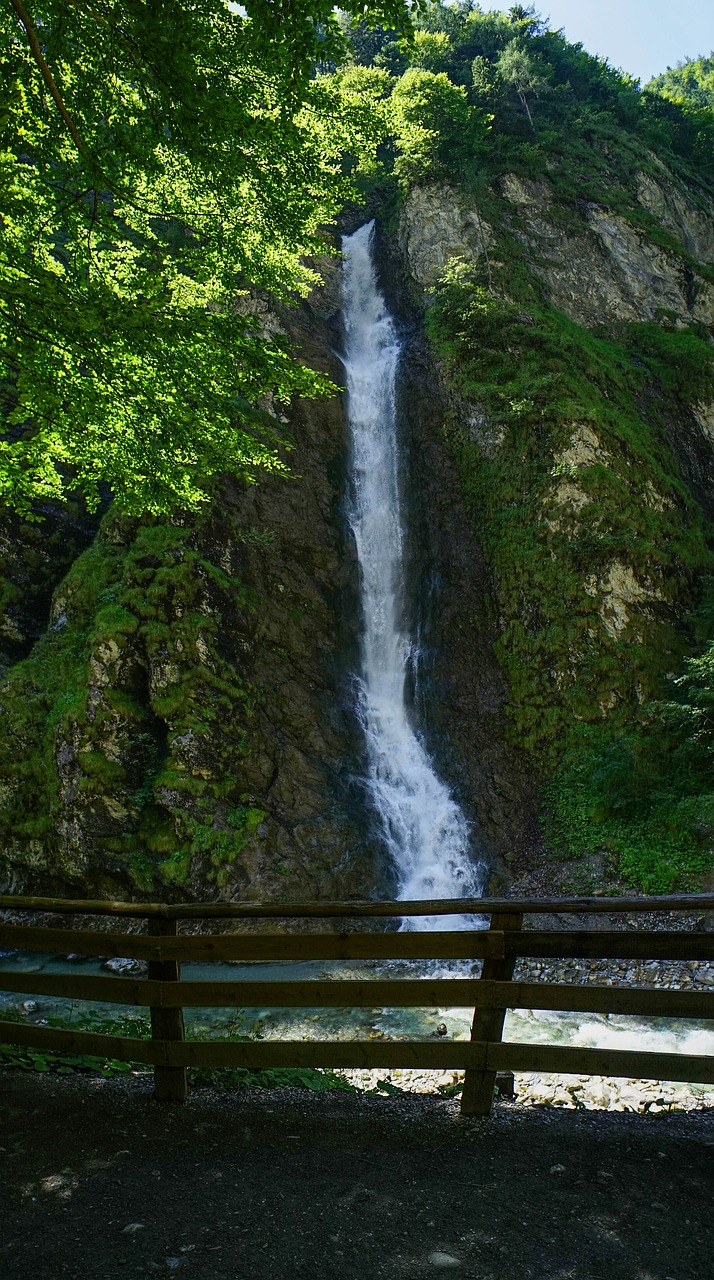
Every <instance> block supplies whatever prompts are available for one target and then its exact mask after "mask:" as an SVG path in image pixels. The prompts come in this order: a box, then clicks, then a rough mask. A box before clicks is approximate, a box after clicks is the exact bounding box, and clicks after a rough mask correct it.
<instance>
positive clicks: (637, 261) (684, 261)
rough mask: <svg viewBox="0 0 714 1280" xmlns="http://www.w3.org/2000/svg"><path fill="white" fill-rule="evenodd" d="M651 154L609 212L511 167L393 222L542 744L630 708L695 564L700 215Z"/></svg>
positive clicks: (668, 658) (704, 311) (706, 219)
mask: <svg viewBox="0 0 714 1280" xmlns="http://www.w3.org/2000/svg"><path fill="white" fill-rule="evenodd" d="M650 159H651V160H652V163H650V164H649V165H648V168H647V171H643V172H642V173H640V174H638V175H637V177H636V181H635V183H634V188H635V191H636V196H634V197H633V198H632V200H631V203H630V205H629V207H623V211H622V212H620V211H619V210H618V209H617V208H613V206H612V204H607V205H605V204H603V205H597V204H595V203H593V202H592V201H582V202H577V201H575V202H574V201H572V200H569V201H568V202H565V203H564V202H563V201H562V200H559V197H558V194H557V191H556V189H555V188H554V186H553V185H552V184H551V183H550V182H549V181H548V179H546V178H543V179H539V180H537V181H536V180H532V179H528V178H525V177H522V176H517V175H516V174H507V175H506V176H505V177H504V178H502V179H501V180H500V182H499V184H498V186H497V188H495V189H491V190H488V191H485V192H484V191H482V193H481V194H480V195H479V196H478V197H477V196H475V195H469V194H467V193H466V192H465V191H463V190H461V189H459V188H456V187H454V186H450V185H446V186H431V187H425V188H418V189H415V190H413V191H412V192H410V193H409V195H408V196H407V198H406V200H405V202H404V205H403V208H402V210H401V213H400V216H399V223H398V229H397V237H396V239H397V245H398V249H399V252H400V254H401V260H402V263H403V270H404V274H405V276H406V278H407V280H408V282H409V287H410V288H411V293H412V296H413V297H414V299H415V300H416V303H417V305H418V306H419V307H420V308H421V310H422V311H423V312H426V314H427V319H429V317H430V316H431V317H434V316H435V317H436V319H435V320H433V321H432V325H431V328H432V333H433V335H435V340H436V347H437V350H438V351H439V352H440V356H441V374H442V385H443V386H444V387H445V390H446V394H447V395H448V396H450V410H449V413H448V414H447V429H448V434H449V436H450V439H451V443H452V448H453V450H454V454H455V456H456V458H457V460H458V463H459V467H460V473H461V477H462V483H463V485H464V487H465V490H466V493H467V498H468V497H469V495H470V510H471V514H472V516H473V517H474V518H475V522H476V526H477V528H478V529H479V531H480V533H481V536H482V538H483V540H484V542H485V545H486V550H487V555H488V558H489V560H490V563H491V569H492V581H493V583H494V586H495V591H496V598H497V601H498V609H499V613H500V631H501V640H500V652H501V657H502V661H503V663H504V666H505V667H506V670H507V673H508V675H509V680H510V686H511V693H512V703H511V715H512V717H513V718H514V720H515V721H516V723H517V729H516V737H517V738H519V739H520V740H521V741H525V742H526V743H527V744H528V745H532V746H535V745H536V744H537V745H538V747H539V749H540V748H543V749H545V750H546V751H547V748H548V741H549V739H550V741H551V742H552V741H553V740H554V739H556V738H557V737H558V735H559V734H562V729H563V723H564V721H565V722H567V720H568V719H570V720H571V721H572V720H573V719H579V718H582V719H585V720H593V719H596V718H597V716H598V715H599V714H602V715H607V714H609V713H610V712H612V711H613V708H615V707H617V706H619V707H620V708H621V709H622V711H623V713H624V712H625V709H626V708H632V706H633V705H636V704H637V702H638V701H640V702H641V701H643V700H644V699H645V698H646V696H647V695H648V694H650V693H651V692H652V691H653V689H654V688H655V687H656V684H657V680H658V679H659V678H660V677H661V675H662V674H663V672H665V671H667V670H676V668H677V663H678V662H679V661H680V660H681V649H680V648H678V646H679V643H680V641H679V640H678V636H677V627H678V619H681V617H682V616H683V614H685V613H686V611H687V608H688V607H690V606H691V602H692V599H693V598H694V597H695V595H696V582H697V580H698V579H697V575H698V574H700V573H701V572H703V571H706V570H707V567H708V563H709V561H708V551H707V549H706V541H707V537H708V534H707V532H706V529H707V528H708V524H707V520H708V518H709V517H710V516H711V494H712V482H713V481H714V454H713V452H712V441H713V439H714V436H713V434H712V422H713V421H714V419H713V418H712V409H711V405H710V403H709V402H708V399H706V398H704V399H701V398H700V396H701V395H702V392H701V389H700V388H699V387H698V385H697V380H696V377H694V376H692V378H691V381H690V380H689V374H690V373H691V372H692V370H694V369H695V367H696V355H695V352H694V346H695V345H696V343H697V342H702V341H703V342H704V343H706V342H711V341H712V339H714V273H713V272H712V270H711V264H712V263H713V262H714V207H712V204H711V201H710V200H709V199H708V198H707V197H706V196H705V194H704V193H702V192H700V191H687V190H686V189H684V188H683V187H682V186H681V184H680V183H679V182H677V181H676V180H675V179H674V178H673V177H672V175H670V174H668V173H667V171H666V170H665V169H664V168H663V167H662V166H661V165H659V163H658V162H657V163H655V162H654V160H653V158H650ZM445 280H447V281H450V283H447V284H444V281H445ZM694 335H696V337H695V336H694ZM687 343H691V344H693V345H692V346H691V347H688V346H687ZM667 344H669V345H667ZM678 344H679V345H678ZM665 348H666V349H665ZM680 352H681V355H680V354H679V353H680ZM687 352H688V353H689V355H687ZM689 357H691V359H690V360H689V363H687V359H688V358H689ZM658 361H659V363H657V362H658ZM673 370H674V372H673ZM677 370H679V375H677V372H676V371H677ZM648 650H649V653H647V651H648ZM618 669H619V672H620V676H621V678H618V676H617V670H618ZM588 703H589V705H588ZM557 706H560V707H561V710H562V711H563V716H562V717H561V719H560V721H559V722H554V720H553V717H552V715H551V716H550V725H546V726H544V725H543V724H542V723H541V725H540V727H539V723H538V722H539V720H540V721H541V722H542V721H543V719H544V717H545V719H546V720H547V719H548V717H549V715H550V713H551V711H552V708H553V707H557ZM556 719H557V718H556Z"/></svg>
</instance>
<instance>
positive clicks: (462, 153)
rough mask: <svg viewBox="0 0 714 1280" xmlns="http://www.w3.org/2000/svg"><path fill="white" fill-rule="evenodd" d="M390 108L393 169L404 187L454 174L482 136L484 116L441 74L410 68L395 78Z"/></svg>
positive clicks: (486, 125) (480, 141)
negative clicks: (397, 78) (393, 148)
mask: <svg viewBox="0 0 714 1280" xmlns="http://www.w3.org/2000/svg"><path fill="white" fill-rule="evenodd" d="M390 106H391V119H392V128H393V132H394V137H395V140H396V146H397V158H396V160H395V163H394V171H395V173H396V175H397V177H398V179H399V180H400V182H401V183H403V184H404V185H406V186H408V185H410V184H411V183H415V182H416V183H418V182H424V181H426V180H430V179H431V180H433V179H435V178H438V177H445V176H446V175H449V176H453V175H454V174H456V173H458V172H459V171H460V170H461V168H462V167H463V165H464V163H465V161H466V159H467V158H468V157H469V156H470V155H473V153H474V151H477V150H478V148H479V147H480V146H481V145H482V144H483V141H484V139H485V137H486V133H487V129H488V118H487V117H486V116H485V115H484V113H483V112H479V111H478V110H476V109H475V108H471V107H470V106H469V104H468V102H467V97H466V90H465V89H463V88H462V87H461V86H460V85H454V84H452V82H451V81H450V80H449V77H448V76H447V75H445V74H444V73H443V72H439V73H438V74H437V73H434V72H433V71H426V70H422V69H420V68H418V67H410V68H409V70H408V71H405V73H404V75H403V76H402V77H401V78H400V79H399V80H398V81H397V83H396V85H395V87H394V91H393V93H392V97H391V102H390Z"/></svg>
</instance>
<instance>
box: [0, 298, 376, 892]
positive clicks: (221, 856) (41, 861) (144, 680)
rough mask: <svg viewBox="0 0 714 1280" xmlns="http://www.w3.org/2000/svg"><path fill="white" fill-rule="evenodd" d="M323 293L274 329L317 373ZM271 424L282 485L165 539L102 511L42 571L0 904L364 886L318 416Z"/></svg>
mask: <svg viewBox="0 0 714 1280" xmlns="http://www.w3.org/2000/svg"><path fill="white" fill-rule="evenodd" d="M323 295H324V296H323V297H322V298H317V297H316V298H315V299H314V306H313V307H312V308H311V309H309V310H308V309H305V310H303V311H302V312H300V313H298V314H296V315H294V316H291V317H290V324H291V326H292V329H293V333H294V336H295V338H296V340H297V341H298V342H299V343H300V344H301V345H302V347H303V351H304V356H305V358H306V359H307V360H308V361H310V362H312V363H314V364H315V365H316V366H317V367H319V368H321V369H324V370H326V371H328V370H329V372H330V373H331V374H332V375H333V376H334V375H335V374H336V372H337V373H338V371H337V370H336V367H335V361H334V359H333V358H332V357H331V355H330V347H331V345H332V344H333V342H334V334H333V333H332V332H331V331H330V329H329V327H328V325H327V319H326V317H327V318H329V316H331V315H332V314H333V313H334V310H335V299H334V288H333V290H332V297H330V296H329V292H328V290H325V291H323ZM320 308H321V309H322V315H321V314H320ZM290 426H291V431H292V433H293V435H294V438H295V441H296V447H295V451H294V453H293V454H292V458H291V462H292V466H293V468H294V473H295V474H294V478H292V479H289V480H282V479H275V478H271V479H266V480H265V481H264V482H263V483H262V484H261V485H260V486H258V487H256V488H245V487H243V486H238V485H236V484H234V483H233V482H231V481H230V480H226V481H225V483H224V485H223V486H222V489H221V492H220V494H219V495H218V496H217V498H216V501H215V503H214V504H213V506H212V507H211V509H210V511H207V512H206V513H205V514H204V515H202V516H200V517H199V518H197V519H190V520H181V521H177V522H176V523H174V524H166V523H160V522H158V523H157V522H152V521H149V522H142V523H138V524H137V523H136V522H127V521H122V520H119V519H117V518H115V517H114V516H112V514H111V513H110V514H109V515H108V516H107V517H106V518H105V519H104V521H103V523H102V526H101V528H100V530H99V533H98V535H97V537H96V539H95V541H94V542H93V544H92V545H91V547H90V548H89V549H88V550H87V551H85V552H84V554H83V555H81V556H80V557H79V558H78V559H76V560H75V561H74V563H73V565H72V567H71V568H70V570H69V573H68V574H67V575H66V576H64V577H63V576H62V573H61V569H62V568H65V569H66V561H65V563H64V565H63V564H62V562H61V560H60V561H59V564H58V563H57V562H55V563H54V570H53V572H54V575H55V578H59V579H60V580H59V582H57V583H53V584H52V585H53V586H54V591H53V592H46V593H45V608H46V607H47V605H48V604H49V616H48V617H45V619H44V634H43V635H42V636H41V638H40V639H39V642H38V643H37V644H36V646H35V647H34V648H31V644H28V645H27V646H26V649H29V650H30V652H29V656H27V657H26V659H25V661H23V662H20V663H19V664H16V665H13V666H12V667H11V670H10V672H9V679H8V680H7V682H6V683H5V685H4V686H3V688H2V692H1V693H0V705H1V706H2V713H3V723H4V733H3V741H2V766H1V767H2V801H3V809H2V813H3V858H2V867H3V873H2V879H3V883H4V886H5V887H6V888H9V889H13V890H23V889H35V890H37V889H40V890H41V889H44V890H55V891H58V892H61V891H66V890H67V889H68V888H74V889H75V890H76V889H77V888H78V887H79V886H81V887H82V889H84V890H86V891H87V892H88V893H89V894H90V895H91V894H93V893H98V894H110V893H111V894H114V893H116V894H120V895H121V894H124V893H126V892H130V891H134V892H137V891H138V892H145V893H150V892H153V893H154V894H156V893H159V894H161V893H166V892H169V893H170V892H172V891H173V892H176V893H180V894H181V895H182V896H185V895H189V896H197V897H215V896H217V895H218V894H221V893H225V894H226V895H227V896H231V897H233V896H243V895H245V894H249V895H252V896H267V897H270V896H286V897H291V896H292V897H314V896H320V895H325V894H327V895H328V896H329V895H330V894H334V895H335V896H338V895H341V894H344V893H347V894H349V893H354V892H357V891H363V890H364V889H365V886H366V885H367V884H369V883H370V882H371V881H373V880H374V878H375V876H376V872H375V869H374V868H373V866H372V865H371V861H370V855H369V854H368V853H367V852H366V844H365V838H364V831H363V826H362V824H361V821H360V817H359V813H358V811H357V809H356V806H355V805H354V804H353V802H352V800H351V798H350V793H349V785H350V783H349V779H350V775H351V772H352V771H353V769H354V763H355V762H354V750H355V748H354V740H353V735H352V731H351V725H350V723H349V715H348V712H347V709H346V702H345V690H344V687H343V681H344V670H343V666H344V664H343V663H342V664H341V662H340V657H341V651H342V648H343V644H344V643H346V642H345V641H344V640H343V605H344V601H345V599H346V598H347V596H348V592H347V588H346V581H347V579H348V577H349V572H348V568H347V563H346V559H347V553H346V550H345V547H344V545H343V538H342V530H341V526H340V520H339V502H340V486H341V476H342V471H343V467H342V453H343V448H344V445H343V437H342V415H341V408H340V402H339V399H337V398H335V399H333V400H326V401H324V402H320V403H317V404H310V405H302V404H298V405H296V406H295V408H294V412H293V413H292V415H291V424H290ZM39 527H40V528H41V529H42V530H43V531H44V532H45V534H46V532H47V526H46V525H45V526H39ZM16 545H17V546H19V547H20V549H21V551H22V554H17V555H16V556H15V559H14V561H11V562H10V563H9V564H8V570H9V572H8V577H9V578H10V579H12V577H13V571H14V577H15V580H16V584H17V588H18V590H19V591H22V589H23V586H24V577H23V575H24V573H25V566H26V564H27V561H28V554H29V553H28V552H26V551H25V550H24V549H23V548H24V543H23V541H22V539H19V540H18V542H17V544H16ZM64 550H65V554H67V553H68V552H70V548H68V547H65V549H64ZM70 558H71V554H67V559H70ZM58 569H59V572H58ZM45 577H47V578H51V575H50V574H49V573H48V574H46V575H45ZM9 625H10V623H9V622H8V626H9ZM38 629H40V628H39V627H38ZM16 630H18V631H19V626H16ZM26 630H27V629H26ZM35 638H36V636H33V635H31V634H30V635H29V636H28V639H29V640H30V641H31V640H32V639H35ZM10 656H11V658H12V657H17V656H24V655H22V654H20V655H18V654H17V653H13V654H11V655H10Z"/></svg>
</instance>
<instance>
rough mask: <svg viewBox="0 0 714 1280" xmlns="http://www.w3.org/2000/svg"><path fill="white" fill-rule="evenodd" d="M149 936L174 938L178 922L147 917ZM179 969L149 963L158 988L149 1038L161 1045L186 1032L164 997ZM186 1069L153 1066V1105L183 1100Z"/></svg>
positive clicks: (171, 962)
mask: <svg viewBox="0 0 714 1280" xmlns="http://www.w3.org/2000/svg"><path fill="white" fill-rule="evenodd" d="M149 933H150V934H151V935H152V936H154V937H158V938H161V939H167V938H172V939H175V938H176V936H177V934H178V921H176V920H162V919H160V918H158V917H156V916H150V917H149ZM180 977H181V966H180V964H179V963H178V961H177V960H150V961H149V981H150V982H153V983H155V984H156V985H157V986H158V987H159V994H160V999H159V1001H158V1002H157V1003H156V1004H152V1005H151V1009H150V1012H151V1038H152V1040H155V1041H163V1042H164V1043H171V1042H179V1043H180V1042H181V1041H183V1040H184V1039H185V1035H186V1031H185V1027H184V1020H183V1009H182V1008H181V1007H180V1006H178V1005H176V1006H175V1007H171V1006H169V1004H168V1002H167V1001H166V999H165V994H166V993H167V992H168V991H170V990H171V988H172V987H178V986H179V985H180V983H179V979H180ZM186 1087H187V1086H186V1069H185V1067H180V1066H162V1065H160V1064H158V1063H157V1065H156V1066H155V1067H154V1097H155V1099H156V1101H157V1102H185V1101H186Z"/></svg>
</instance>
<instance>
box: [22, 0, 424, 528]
mask: <svg viewBox="0 0 714 1280" xmlns="http://www.w3.org/2000/svg"><path fill="white" fill-rule="evenodd" d="M345 8H346V9H347V11H348V12H349V13H351V14H352V15H353V16H354V17H355V18H356V17H357V16H361V17H363V18H365V19H366V20H367V21H368V22H371V21H377V20H380V21H383V22H385V24H387V25H388V26H393V27H399V28H400V29H402V30H404V29H408V27H409V17H408V12H407V10H408V6H407V5H406V4H405V3H404V0H375V2H374V3H371V2H370V3H361V2H360V0H354V3H352V4H348V5H346V6H345ZM343 58H344V37H343V35H342V33H341V30H340V27H339V24H338V22H337V18H336V16H335V14H334V12H333V7H332V5H331V3H330V2H329V0H317V3H315V2H310V3H308V0H248V2H247V3H246V4H245V5H244V6H241V7H240V8H239V6H237V5H230V6H229V5H228V4H227V3H225V2H224V0H121V2H119V0H32V2H31V0H0V222H1V225H2V247H1V248H0V356H1V358H2V362H3V365H4V372H3V373H0V379H1V380H0V410H1V411H2V413H3V422H4V431H2V432H0V501H2V502H4V503H6V504H10V505H13V506H14V507H15V508H17V509H18V510H20V511H22V512H24V513H25V514H26V515H31V514H32V509H33V505H32V504H33V503H35V502H37V500H38V499H39V500H45V499H47V498H61V497H62V496H63V495H65V494H67V493H68V492H71V491H73V492H78V493H81V494H83V495H84V497H85V498H86V500H87V501H88V503H89V504H90V506H92V505H96V503H97V501H98V495H99V491H100V487H101V486H109V487H110V489H111V490H112V491H113V493H114V494H115V498H116V501H117V503H118V504H119V505H120V506H121V507H122V508H123V509H124V510H126V511H129V512H140V511H146V510H149V511H154V512H160V511H167V510H170V509H172V508H174V507H176V506H182V507H190V506H195V505H196V504H197V503H198V502H200V501H202V500H203V499H204V498H205V497H206V495H207V492H208V489H209V488H210V481H211V478H212V477H213V476H215V475H216V474H217V473H219V472H221V471H224V470H231V471H233V472H236V473H238V474H240V475H243V476H245V477H246V478H248V479H250V478H253V477H254V476H255V475H256V473H257V471H258V470H259V469H261V468H276V467H282V466H284V465H285V464H284V459H283V449H282V444H283V439H284V437H283V430H282V426H281V423H280V421H279V417H280V407H281V406H282V405H284V404H285V403H286V402H287V401H288V400H289V398H290V396H291V395H293V394H294V393H299V394H303V395H312V394H316V393H318V392H322V391H324V390H326V388H327V384H326V382H325V380H324V379H321V378H319V377H317V376H316V375H315V374H314V373H312V372H311V371H310V370H308V369H306V368H305V367H303V366H302V365H301V364H299V363H298V362H297V361H296V360H295V359H294V358H293V356H292V355H291V352H290V350H289V348H288V346H287V344H286V342H285V340H284V339H282V338H281V337H280V336H274V335H271V334H270V333H268V332H266V331H265V330H264V328H263V327H262V326H261V323H260V321H259V318H258V315H257V314H256V295H257V294H259V293H260V292H261V291H265V292H268V293H269V294H270V295H271V296H272V297H273V298H276V299H278V300H282V301H285V302H287V301H290V300H291V299H293V298H295V296H296V295H299V294H301V293H303V294H304V293H305V292H306V291H307V290H308V288H309V287H310V284H311V281H312V280H313V279H314V276H313V273H312V272H311V271H310V269H309V268H308V267H307V266H306V265H305V258H306V257H307V256H309V255H310V254H311V253H314V252H316V251H317V250H319V249H320V248H321V247H322V240H321V237H320V232H319V229H320V227H321V226H323V225H324V224H325V223H327V222H329V221H330V220H331V219H332V218H333V217H334V215H335V213H336V211H337V210H338V209H339V207H340V206H341V204H342V202H343V201H344V199H345V198H346V196H347V195H349V193H350V191H351V187H350V183H349V181H348V180H347V179H346V178H345V177H344V175H343V173H342V155H343V153H344V152H345V151H349V152H350V153H351V154H353V155H360V154H365V155H370V154H371V153H373V151H374V148H375V146H376V144H377V142H378V141H379V138H380V129H381V128H382V126H381V125H380V119H381V117H380V115H379V113H378V112H375V111H374V110H373V109H372V103H371V100H370V98H369V95H366V94H365V93H364V92H360V93H354V92H353V91H351V90H350V88H349V86H344V87H343V85H342V82H341V79H340V77H339V76H337V77H335V78H330V79H328V78H324V77H315V75H314V66H315V64H316V63H320V62H325V61H328V60H329V59H334V60H335V61H338V62H339V61H342V60H343Z"/></svg>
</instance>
